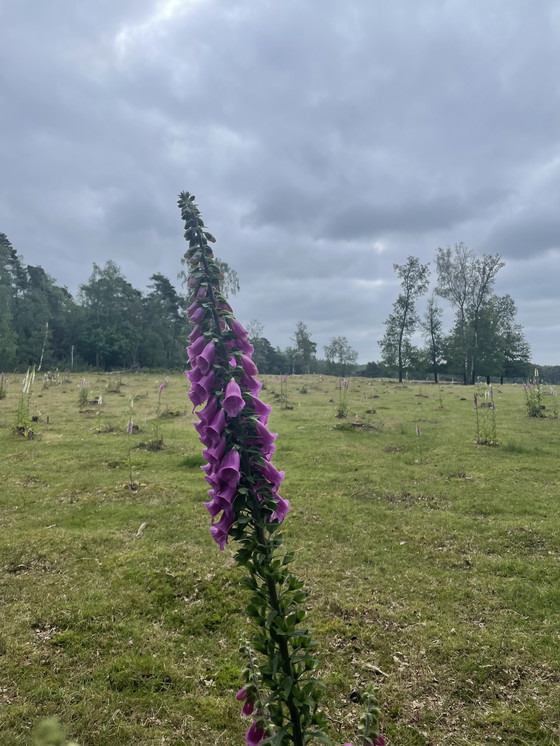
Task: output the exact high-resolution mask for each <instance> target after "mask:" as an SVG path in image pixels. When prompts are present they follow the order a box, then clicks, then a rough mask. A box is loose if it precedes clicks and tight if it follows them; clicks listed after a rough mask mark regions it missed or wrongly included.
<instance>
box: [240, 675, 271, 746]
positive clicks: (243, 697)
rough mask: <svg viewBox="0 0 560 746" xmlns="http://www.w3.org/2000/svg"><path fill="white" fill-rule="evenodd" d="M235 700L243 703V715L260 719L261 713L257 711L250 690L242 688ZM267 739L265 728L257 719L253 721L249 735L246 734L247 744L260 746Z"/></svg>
mask: <svg viewBox="0 0 560 746" xmlns="http://www.w3.org/2000/svg"><path fill="white" fill-rule="evenodd" d="M235 698H236V699H237V701H238V702H243V709H242V710H241V712H242V713H243V715H246V716H247V717H249V716H251V715H253V717H255V718H258V717H260V713H259V712H258V711H255V705H254V703H253V702H252V701H251V698H250V697H249V690H248V688H247V687H246V686H244V687H242V688H241V689H240V690H239V691H238V692H237V694H236V695H235ZM261 722H262V719H261ZM265 738H266V733H265V731H264V728H262V727H261V725H260V724H259V721H258V720H257V719H255V720H253V722H252V724H251V726H250V727H249V730H248V731H247V733H245V742H246V743H247V746H259V744H260V743H262V742H263V741H264V739H265Z"/></svg>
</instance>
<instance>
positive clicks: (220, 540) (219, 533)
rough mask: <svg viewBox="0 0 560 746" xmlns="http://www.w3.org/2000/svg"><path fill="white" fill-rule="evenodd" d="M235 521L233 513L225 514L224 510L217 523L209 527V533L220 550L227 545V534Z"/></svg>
mask: <svg viewBox="0 0 560 746" xmlns="http://www.w3.org/2000/svg"><path fill="white" fill-rule="evenodd" d="M234 521H235V515H234V513H233V511H231V512H226V511H225V510H224V512H223V514H222V517H221V518H220V520H219V521H218V522H217V523H214V524H213V525H212V526H210V533H211V534H212V538H213V539H214V541H215V542H216V543H217V544H218V546H219V547H220V549H222V550H223V549H224V548H225V545H226V544H227V540H228V534H229V531H230V529H231V527H232V526H233V523H234Z"/></svg>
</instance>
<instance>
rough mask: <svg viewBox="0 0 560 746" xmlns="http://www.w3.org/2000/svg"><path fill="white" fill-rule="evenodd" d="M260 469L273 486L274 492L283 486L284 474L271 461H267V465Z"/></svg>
mask: <svg viewBox="0 0 560 746" xmlns="http://www.w3.org/2000/svg"><path fill="white" fill-rule="evenodd" d="M259 468H260V471H261V472H262V474H263V476H264V477H265V479H267V480H268V481H269V482H270V483H271V484H272V485H273V488H274V491H276V490H277V489H278V487H280V485H281V484H282V480H283V479H284V472H283V471H278V469H277V468H276V467H275V466H274V465H273V464H271V463H270V461H266V462H265V464H264V465H263V466H261V467H259Z"/></svg>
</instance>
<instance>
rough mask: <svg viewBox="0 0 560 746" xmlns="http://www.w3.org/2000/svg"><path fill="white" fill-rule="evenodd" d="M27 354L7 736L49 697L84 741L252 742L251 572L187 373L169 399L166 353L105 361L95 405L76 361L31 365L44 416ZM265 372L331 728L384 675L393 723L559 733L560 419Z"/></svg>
mask: <svg viewBox="0 0 560 746" xmlns="http://www.w3.org/2000/svg"><path fill="white" fill-rule="evenodd" d="M21 378H22V376H15V375H11V376H8V382H7V387H6V390H7V396H6V398H5V399H2V400H0V464H1V466H0V480H1V481H0V602H1V608H2V611H1V619H2V623H1V625H0V744H2V746H4V745H5V746H24V745H25V746H28V745H29V744H31V743H33V736H32V732H33V728H34V726H35V724H36V723H37V722H38V721H40V720H41V718H43V717H46V716H51V715H56V716H57V717H58V718H59V719H60V721H61V722H62V723H63V725H64V728H65V730H66V731H67V733H68V735H69V737H72V738H73V739H75V740H76V741H78V743H79V744H80V746H125V745H126V746H143V745H145V746H180V745H182V744H188V745H189V746H190V745H191V744H192V746H194V745H195V744H196V746H211V745H212V746H213V745H214V744H217V745H219V746H235V745H236V744H241V743H243V733H244V731H245V730H246V728H247V723H246V722H243V721H242V719H241V717H240V715H239V710H240V707H239V703H238V702H236V701H235V698H234V694H235V692H236V690H237V689H238V684H239V681H238V677H239V672H240V668H241V666H242V664H243V662H242V660H241V659H240V656H239V653H238V647H239V644H240V642H241V641H242V639H243V638H244V636H245V635H246V634H247V622H246V619H245V616H244V612H243V609H244V596H245V591H244V590H243V589H242V588H241V587H240V586H239V578H240V572H239V571H238V570H237V568H236V567H235V566H234V565H233V562H232V554H233V553H232V552H231V550H230V549H229V548H226V550H225V551H224V552H220V551H219V550H218V548H217V546H216V545H215V544H214V542H213V541H212V539H211V537H210V534H209V530H208V528H209V517H208V515H207V513H206V510H205V509H204V507H203V506H202V501H203V499H205V497H206V484H205V482H204V480H203V474H202V473H201V471H200V469H199V467H200V466H201V465H202V463H203V460H202V457H201V446H200V443H199V442H198V440H197V434H196V432H195V430H194V428H193V427H192V421H193V417H192V415H191V412H190V402H189V401H188V399H187V395H186V390H187V382H186V379H185V377H184V376H182V375H179V374H174V375H171V376H170V380H169V384H168V386H167V388H166V389H165V390H164V391H163V393H162V394H161V405H160V416H159V417H156V412H157V406H158V385H159V383H160V382H161V380H162V376H157V375H144V374H137V375H126V376H119V375H114V374H113V375H108V374H105V375H104V374H90V375H88V386H87V389H88V401H87V403H84V405H83V408H82V411H79V404H78V400H79V382H80V376H78V375H72V376H68V375H61V376H60V378H59V379H58V380H57V381H53V382H50V383H47V384H45V385H43V383H42V381H41V380H40V379H39V378H37V380H36V381H35V384H34V389H33V396H32V399H31V414H32V415H36V416H37V417H38V418H39V422H38V423H37V424H36V425H34V427H35V428H36V430H37V433H36V437H35V438H33V439H30V440H26V439H25V438H23V437H19V436H17V435H15V434H13V433H12V432H11V427H12V423H13V419H14V412H15V410H16V407H17V404H18V400H19V394H20V391H21ZM262 378H263V380H264V381H265V389H264V390H263V392H262V398H263V399H264V400H265V401H267V402H269V403H271V404H273V413H272V416H271V420H270V426H271V429H272V431H274V432H278V433H279V437H278V440H277V451H276V454H275V457H274V463H275V465H276V466H277V467H278V468H280V469H283V470H285V472H286V479H285V482H284V485H283V490H282V495H283V496H284V497H287V498H289V499H290V501H291V503H292V511H291V513H290V514H289V515H288V518H287V519H286V523H285V531H284V534H285V539H286V544H287V546H288V547H289V548H290V549H293V550H296V552H297V560H296V563H295V564H294V566H293V567H294V571H295V572H296V574H298V575H299V576H301V577H302V578H303V579H304V580H305V582H306V586H307V588H308V590H309V594H310V598H309V609H310V615H309V622H310V624H311V626H312V627H313V628H314V635H315V638H316V639H317V640H318V643H319V647H318V657H319V659H320V662H321V670H320V675H321V677H322V678H323V680H324V681H325V683H326V692H325V699H324V706H325V709H326V711H327V713H328V716H329V719H330V723H331V728H332V735H333V737H334V739H335V741H336V742H337V743H340V744H342V743H344V742H346V741H348V740H352V737H353V733H354V729H355V726H356V725H357V720H358V717H359V713H360V705H359V701H358V700H359V696H360V695H359V692H360V690H361V689H362V688H363V686H364V685H366V684H367V683H368V682H371V681H375V682H376V684H377V685H378V687H379V692H380V699H381V703H382V711H383V717H382V721H383V731H384V733H385V734H386V736H387V738H388V742H389V744H391V745H392V746H447V745H449V746H451V745H453V746H467V744H468V745H469V746H472V745H473V744H475V745H476V744H508V745H509V744H512V745H513V744H516V745H518V746H529V745H530V746H558V744H560V732H559V721H560V715H559V713H560V489H559V487H560V479H559V466H560V462H559V457H560V448H559V445H560V437H559V432H560V422H559V421H558V420H557V419H554V418H552V417H544V418H540V419H531V418H528V417H527V416H526V412H525V400H524V393H523V389H522V387H521V386H513V385H507V386H495V387H494V398H495V403H496V410H495V414H496V432H497V439H498V441H499V445H496V446H484V445H477V444H476V443H475V437H476V429H475V428H476V424H475V412H474V409H473V404H472V397H473V388H472V387H462V386H459V385H450V384H446V385H442V386H436V385H434V384H431V383H425V384H419V383H415V384H412V383H410V384H406V385H397V384H395V383H391V382H383V381H377V380H373V381H372V380H366V379H350V386H349V389H348V391H347V403H348V416H347V417H346V418H337V417H336V412H335V410H336V407H337V403H338V397H339V392H338V391H337V388H336V384H337V380H336V379H334V378H328V377H324V378H321V377H319V376H296V377H291V378H290V379H289V382H288V402H287V405H288V406H287V407H286V408H284V405H283V403H282V402H281V399H280V383H279V382H278V380H277V379H276V378H275V377H268V376H263V377H262ZM99 397H102V403H99V401H98V398H99ZM131 397H133V401H134V404H133V407H132V420H133V423H134V426H135V427H134V429H133V432H132V433H131V434H127V423H128V421H129V415H130V399H131ZM552 400H553V397H552V396H551V395H550V394H548V393H547V392H545V397H544V400H543V403H544V404H545V406H546V407H547V409H546V410H545V413H550V412H551V411H552ZM481 401H484V396H483V395H481ZM479 415H480V417H481V418H482V420H483V421H482V423H481V426H482V427H486V426H490V425H491V421H490V419H489V418H490V415H491V412H490V411H489V410H487V409H481V410H480V411H479ZM417 426H418V428H419V433H420V434H416V428H417ZM159 440H163V448H160V449H158V448H157V446H158V441H159ZM355 743H356V742H355Z"/></svg>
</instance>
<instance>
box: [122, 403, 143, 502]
mask: <svg viewBox="0 0 560 746" xmlns="http://www.w3.org/2000/svg"><path fill="white" fill-rule="evenodd" d="M129 402H130V407H129V412H128V422H127V425H126V434H127V435H128V436H129V437H130V436H131V435H132V434H133V433H134V431H135V425H134V421H133V419H132V413H133V410H134V398H133V397H132V396H131V397H130V400H129ZM136 429H137V428H136ZM127 465H128V482H127V483H126V485H125V487H126V489H128V490H130V491H131V492H136V490H138V489H139V487H141V485H140V483H139V482H137V481H136V480H135V479H134V463H133V461H132V444H129V446H128V459H127Z"/></svg>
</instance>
